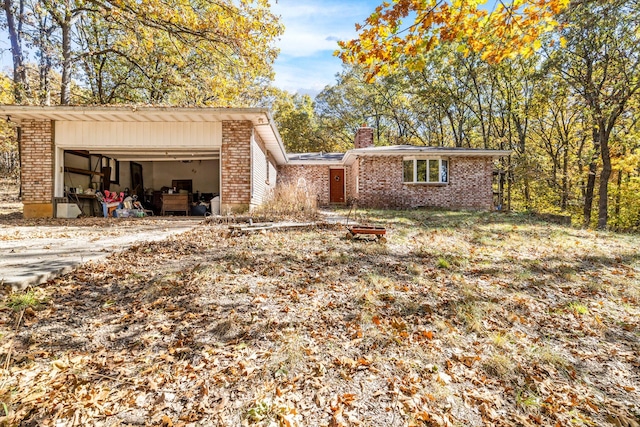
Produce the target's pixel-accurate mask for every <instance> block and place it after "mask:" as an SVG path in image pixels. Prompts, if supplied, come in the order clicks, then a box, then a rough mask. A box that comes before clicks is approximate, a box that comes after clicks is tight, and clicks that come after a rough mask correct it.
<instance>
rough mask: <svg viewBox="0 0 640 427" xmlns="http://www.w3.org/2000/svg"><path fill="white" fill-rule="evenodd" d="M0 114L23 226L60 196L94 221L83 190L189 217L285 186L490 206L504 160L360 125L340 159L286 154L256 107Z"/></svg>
mask: <svg viewBox="0 0 640 427" xmlns="http://www.w3.org/2000/svg"><path fill="white" fill-rule="evenodd" d="M0 113H2V114H3V116H5V117H7V120H10V121H11V122H13V123H15V124H16V125H17V127H18V136H19V140H20V152H21V172H22V195H23V204H24V216H25V217H28V218H32V217H51V216H54V215H55V212H54V205H55V204H56V202H57V201H60V200H63V199H64V198H65V197H66V198H68V199H71V200H72V201H77V202H78V203H79V204H81V205H82V206H81V207H82V208H83V210H84V211H85V213H87V214H91V213H94V214H95V212H92V211H93V207H92V205H93V204H94V203H95V197H93V196H91V195H89V194H85V193H86V192H87V191H86V189H88V188H94V189H100V190H104V189H109V190H111V191H123V190H125V189H128V190H129V191H130V192H131V193H133V194H137V195H138V196H139V197H140V198H144V199H145V200H146V201H147V202H148V203H151V204H153V205H154V206H156V204H157V203H161V204H164V206H162V210H163V211H164V210H165V209H164V208H166V207H167V206H166V204H167V203H169V201H171V199H172V198H175V200H174V201H173V202H171V204H170V206H169V207H171V208H172V209H176V210H180V209H182V210H185V211H186V213H188V210H186V209H188V208H186V209H183V208H182V207H179V208H178V205H180V206H182V203H185V204H186V203H187V202H186V201H187V200H188V201H189V202H192V201H194V200H196V199H199V198H200V196H202V197H204V196H206V198H210V197H213V196H218V197H219V201H220V207H221V209H220V211H221V212H222V213H226V212H239V211H246V210H249V209H251V208H252V207H255V206H258V205H260V204H261V203H262V202H263V200H264V199H265V197H267V196H268V194H269V193H270V191H271V190H273V189H274V188H275V186H276V185H277V183H284V182H295V183H296V185H304V186H305V188H306V189H307V190H308V191H309V192H312V193H313V194H314V195H315V196H316V197H317V198H318V200H319V202H320V204H322V205H326V204H331V203H337V204H340V203H345V202H347V201H348V200H349V199H358V201H359V205H360V206H370V207H399V208H406V207H415V206H437V207H449V208H473V209H491V208H493V200H492V194H493V193H492V181H491V180H492V174H493V160H494V159H495V158H497V157H500V156H506V155H508V154H510V152H508V151H493V150H470V149H447V148H440V147H413V146H394V147H373V129H371V128H368V127H362V128H360V129H358V131H357V133H356V136H355V148H354V149H352V150H349V151H347V152H346V153H333V154H324V153H306V154H289V155H287V153H286V151H285V149H284V146H283V144H282V141H281V138H280V135H279V133H278V130H277V128H276V126H275V124H274V122H273V120H272V118H271V115H270V113H269V112H268V110H265V109H260V108H241V109H232V108H174V107H80V106H55V107H41V106H17V105H10V106H1V107H0ZM173 190H175V191H176V193H179V194H178V195H176V196H172V195H170V194H168V193H172V192H173ZM183 193H184V194H186V195H185V196H180V195H181V194H183ZM176 203H177V204H176ZM90 208H91V211H90Z"/></svg>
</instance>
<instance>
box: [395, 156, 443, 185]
mask: <svg viewBox="0 0 640 427" xmlns="http://www.w3.org/2000/svg"><path fill="white" fill-rule="evenodd" d="M402 176H403V182H405V183H423V182H424V183H434V184H446V183H447V182H449V161H448V160H446V159H433V158H431V159H430V158H415V159H404V160H403V162H402Z"/></svg>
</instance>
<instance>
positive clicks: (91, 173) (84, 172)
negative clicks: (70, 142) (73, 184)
mask: <svg viewBox="0 0 640 427" xmlns="http://www.w3.org/2000/svg"><path fill="white" fill-rule="evenodd" d="M64 171H65V172H69V173H77V174H78V175H87V176H104V174H103V173H102V172H94V171H90V170H88V169H80V168H72V167H70V166H65V167H64Z"/></svg>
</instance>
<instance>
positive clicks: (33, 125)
mask: <svg viewBox="0 0 640 427" xmlns="http://www.w3.org/2000/svg"><path fill="white" fill-rule="evenodd" d="M21 132H22V134H21V138H20V150H21V171H22V172H21V174H22V175H21V181H22V203H23V204H24V216H25V217H26V218H40V217H52V216H53V168H54V141H53V124H52V121H51V120H23V121H22V130H21Z"/></svg>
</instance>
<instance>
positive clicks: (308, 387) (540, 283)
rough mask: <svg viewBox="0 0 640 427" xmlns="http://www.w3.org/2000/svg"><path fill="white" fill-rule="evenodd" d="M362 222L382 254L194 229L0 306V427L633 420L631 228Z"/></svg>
mask: <svg viewBox="0 0 640 427" xmlns="http://www.w3.org/2000/svg"><path fill="white" fill-rule="evenodd" d="M365 221H367V222H372V223H374V222H375V223H379V224H385V225H386V226H387V229H388V232H389V235H388V239H389V241H388V243H386V244H379V243H375V242H364V241H351V240H347V239H346V238H345V233H344V229H343V228H325V229H314V230H304V231H288V232H287V231H280V232H268V233H262V234H250V235H243V236H233V237H229V236H227V232H226V228H225V227H224V226H220V225H218V226H212V225H202V226H200V227H198V228H197V229H196V230H194V231H193V232H189V233H186V234H183V235H181V236H178V237H176V238H173V239H171V240H167V241H164V242H159V243H149V244H142V245H139V246H137V247H134V248H132V249H130V250H128V251H126V252H123V253H121V254H117V255H114V256H112V257H111V258H110V259H109V260H108V262H104V263H94V264H85V265H84V266H82V267H81V268H79V269H78V270H77V271H75V272H74V273H72V274H68V275H65V276H63V277H60V278H58V279H56V280H53V281H50V282H49V283H47V284H46V285H44V286H42V287H40V288H38V289H35V290H33V291H31V292H30V294H29V298H26V297H25V296H24V295H23V296H20V295H12V296H7V297H5V302H4V304H3V307H4V308H3V309H2V311H0V317H1V322H2V325H0V327H1V328H2V341H1V343H2V346H1V347H0V362H1V363H2V368H3V369H4V371H3V372H2V379H1V383H0V387H1V388H0V401H2V403H3V404H2V405H0V415H4V418H2V420H3V421H4V422H5V423H6V424H9V425H25V426H27V425H28V426H32V425H33V426H36V425H38V426H40V425H42V426H47V425H51V426H71V425H83V426H84V425H97V426H112V425H164V426H178V425H194V426H195V425H214V426H216V425H220V426H239V425H259V426H267V425H275V426H407V425H418V426H419V425H427V426H431V425H434V426H483V425H496V426H511V425H523V426H529V425H544V426H554V425H558V426H565V425H594V426H604V425H615V426H635V425H637V423H638V422H640V418H639V416H640V329H639V327H640V306H639V302H640V301H639V300H640V254H639V252H638V248H640V237H639V236H630V235H615V234H610V233H601V232H593V231H587V230H579V229H573V228H566V227H561V226H556V225H551V224H547V223H542V222H536V221H533V220H531V219H529V218H528V217H524V216H519V215H504V214H489V213H469V212H439V211H409V212H370V213H369V214H368V216H367V218H366V219H365ZM20 302H22V305H19V303H20ZM18 322H19V326H18V328H17V329H16V324H17V323H18ZM9 353H11V357H10V358H7V355H8V354H9Z"/></svg>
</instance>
